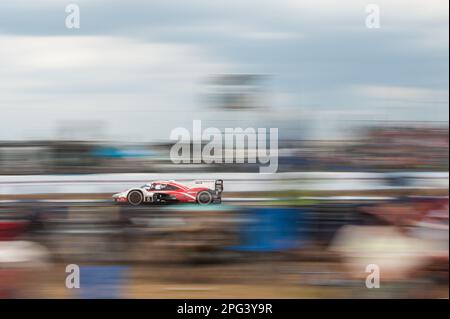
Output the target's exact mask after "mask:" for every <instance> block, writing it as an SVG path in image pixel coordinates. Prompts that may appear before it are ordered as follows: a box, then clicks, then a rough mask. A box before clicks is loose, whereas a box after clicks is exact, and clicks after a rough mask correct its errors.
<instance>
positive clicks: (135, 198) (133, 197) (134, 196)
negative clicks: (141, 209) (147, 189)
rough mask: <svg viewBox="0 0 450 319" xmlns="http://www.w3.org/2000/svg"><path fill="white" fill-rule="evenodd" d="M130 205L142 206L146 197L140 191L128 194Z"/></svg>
mask: <svg viewBox="0 0 450 319" xmlns="http://www.w3.org/2000/svg"><path fill="white" fill-rule="evenodd" d="M127 199H128V203H130V204H131V205H133V206H138V205H140V204H142V202H143V200H144V195H142V193H141V192H140V191H131V192H129V193H128V196H127Z"/></svg>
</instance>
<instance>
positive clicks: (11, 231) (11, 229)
mask: <svg viewBox="0 0 450 319" xmlns="http://www.w3.org/2000/svg"><path fill="white" fill-rule="evenodd" d="M27 225H28V222H27V221H24V220H1V219H0V240H1V241H3V240H11V239H14V238H15V237H17V236H19V235H20V234H21V233H23V232H24V231H25V230H26V228H27Z"/></svg>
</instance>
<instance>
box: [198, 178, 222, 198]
mask: <svg viewBox="0 0 450 319" xmlns="http://www.w3.org/2000/svg"><path fill="white" fill-rule="evenodd" d="M194 185H195V186H200V185H201V186H204V187H208V188H209V189H212V190H214V191H216V193H218V194H220V193H222V192H223V180H221V179H216V180H214V179H212V180H207V179H199V180H195V181H194Z"/></svg>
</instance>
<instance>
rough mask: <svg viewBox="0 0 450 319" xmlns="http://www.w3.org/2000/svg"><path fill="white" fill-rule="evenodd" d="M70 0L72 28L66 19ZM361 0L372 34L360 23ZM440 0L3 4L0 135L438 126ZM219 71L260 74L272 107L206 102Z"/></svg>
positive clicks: (443, 27)
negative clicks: (194, 127) (375, 25)
mask: <svg viewBox="0 0 450 319" xmlns="http://www.w3.org/2000/svg"><path fill="white" fill-rule="evenodd" d="M70 3H75V4H77V5H78V6H79V8H80V14H81V17H80V18H81V19H80V22H81V27H80V28H79V29H68V28H66V26H65V19H66V16H67V13H66V12H65V8H66V6H67V5H68V4H70ZM369 3H376V4H378V5H379V8H380V14H381V16H380V21H381V28H379V29H368V28H367V27H366V25H365V20H366V17H367V13H366V11H365V9H366V6H367V5H368V4H369ZM448 3H449V2H448V0H428V1H423V0H417V1H415V0H414V1H413V0H401V1H400V0H394V1H393V0H386V1H384V0H383V1H374V0H371V1H362V0H347V1H328V0H311V1H302V0H277V1H275V0H273V1H267V0H245V1H234V0H227V1H222V0H215V1H211V0H190V1H173V0H152V1H144V0H142V1H138V0H128V1H118V0H95V1H94V0H78V1H63V0H41V1H39V0H15V1H2V2H0V111H1V112H0V140H2V139H3V140H4V139H6V140H9V139H43V138H55V137H58V134H61V127H65V126H69V127H73V128H77V127H78V129H77V130H78V131H80V132H79V134H80V135H79V136H80V137H83V134H86V135H89V134H91V135H92V134H94V135H95V134H97V133H92V132H94V131H95V130H91V128H92V126H98V127H101V129H100V130H99V132H101V134H102V136H103V137H107V138H110V139H116V140H117V139H128V140H134V139H139V140H142V139H143V140H149V139H154V138H156V139H164V138H168V136H169V133H170V131H171V130H172V129H173V128H175V127H176V126H188V127H189V125H190V123H192V120H193V119H202V120H205V121H206V120H207V121H209V122H208V123H212V125H215V124H217V126H221V125H225V126H227V125H228V126H233V127H235V126H237V125H238V124H236V123H241V124H242V125H241V126H246V125H265V126H269V125H270V126H279V127H280V129H282V130H283V129H284V130H285V131H286V132H295V134H297V132H298V131H296V129H297V128H299V127H301V128H302V131H307V132H308V133H307V134H308V135H309V136H312V137H318V138H324V137H335V136H340V134H341V133H342V131H343V130H345V128H348V123H353V122H359V121H361V120H362V121H386V120H389V121H448V71H449V65H448V54H449V51H448V50H449V44H448V31H449V18H448ZM223 73H251V74H264V75H269V77H267V79H266V80H265V82H264V88H265V90H266V91H267V93H268V97H267V100H266V101H265V102H266V103H267V104H268V105H269V109H264V110H261V111H259V112H258V111H252V112H246V113H242V112H232V111H212V108H211V107H210V106H209V105H208V104H207V103H206V102H205V99H203V98H202V96H203V95H204V94H205V91H206V92H207V91H208V90H207V87H206V86H205V82H206V79H208V77H209V76H210V75H211V74H223ZM268 110H269V111H268ZM244 119H247V120H248V122H245V121H244ZM83 122H87V124H86V127H85V128H84V127H83V126H82V125H81V124H79V123H83ZM64 123H65V124H64ZM70 125H72V126H70ZM73 128H72V129H70V130H72V131H74V130H75V129H73ZM83 131H86V132H87V133H86V132H83ZM286 132H284V133H286ZM284 133H283V132H281V134H284ZM99 134H100V133H99ZM286 134H287V133H286Z"/></svg>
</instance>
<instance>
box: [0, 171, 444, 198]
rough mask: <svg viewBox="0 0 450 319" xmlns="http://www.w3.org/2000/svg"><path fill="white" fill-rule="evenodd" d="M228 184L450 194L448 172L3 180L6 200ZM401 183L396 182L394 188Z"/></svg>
mask: <svg viewBox="0 0 450 319" xmlns="http://www.w3.org/2000/svg"><path fill="white" fill-rule="evenodd" d="M194 179H223V180H224V192H261V191H276V190H320V191H339V190H388V189H407V188H422V189H448V186H449V173H448V172H402V173H367V172H293V173H291V172H290V173H276V174H258V173H204V174H198V173H180V174H178V173H163V174H147V173H139V174H87V175H0V195H13V194H55V193H78V194H82V193H113V192H118V191H121V190H124V189H128V188H131V187H135V186H140V185H143V184H145V183H148V182H149V181H152V180H177V181H180V182H183V181H186V182H187V181H192V180H194ZM393 181H395V182H393Z"/></svg>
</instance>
